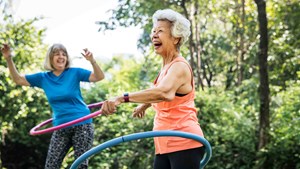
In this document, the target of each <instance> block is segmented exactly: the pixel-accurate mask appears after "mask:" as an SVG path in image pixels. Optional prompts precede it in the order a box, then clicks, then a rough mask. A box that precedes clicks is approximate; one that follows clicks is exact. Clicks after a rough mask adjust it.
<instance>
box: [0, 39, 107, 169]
mask: <svg viewBox="0 0 300 169" xmlns="http://www.w3.org/2000/svg"><path fill="white" fill-rule="evenodd" d="M1 52H2V55H3V56H4V58H5V59H6V62H7V66H8V69H9V72H10V75H11V77H12V79H13V81H14V82H15V83H16V84H18V85H22V86H30V87H38V88H42V89H43V90H44V92H45V94H46V96H47V99H48V101H49V104H50V106H51V108H52V111H53V115H52V116H53V125H54V126H57V125H60V124H63V123H66V122H70V121H72V120H75V119H78V118H81V117H84V116H86V115H88V114H89V113H90V110H89V108H88V107H87V105H86V104H85V103H84V101H83V98H82V96H81V91H80V82H81V81H83V82H97V81H100V80H102V79H103V78H104V74H103V72H102V70H101V68H100V67H99V66H98V64H97V62H96V61H95V59H94V57H93V54H92V53H91V52H90V51H89V50H88V49H84V54H83V56H84V57H85V58H86V59H87V60H88V61H89V62H90V63H91V64H92V66H93V72H91V71H89V70H86V69H82V68H71V67H70V57H69V54H68V52H67V49H66V48H65V46H63V45H62V44H53V45H52V46H51V47H50V48H49V50H48V52H47V55H46V58H45V63H44V68H45V69H46V70H47V71H45V72H38V73H34V74H29V75H25V76H23V75H20V74H19V72H18V70H17V69H16V66H15V64H14V62H13V59H12V57H11V50H10V47H9V46H8V45H7V44H5V45H3V47H2V48H1ZM93 139H94V126H93V125H92V119H88V120H85V121H83V122H80V123H78V124H74V125H73V126H70V127H68V128H64V129H60V130H57V131H54V132H53V134H52V137H51V141H50V145H49V149H48V154H47V158H46V164H45V169H60V167H61V164H62V161H63V159H64V157H65V155H66V154H67V153H68V151H69V149H70V148H71V147H72V146H73V149H74V155H75V158H77V157H79V156H80V155H81V154H83V153H84V152H86V151H87V150H89V149H90V148H91V147H92V145H93ZM87 167H88V161H87V160H86V161H85V162H83V163H82V164H81V165H80V166H79V168H87Z"/></svg>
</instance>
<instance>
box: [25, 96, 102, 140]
mask: <svg viewBox="0 0 300 169" xmlns="http://www.w3.org/2000/svg"><path fill="white" fill-rule="evenodd" d="M102 104H103V102H99V103H94V104H89V105H88V108H90V109H91V108H97V107H101V106H102ZM99 114H101V111H96V112H94V113H91V114H89V115H86V116H84V117H81V118H79V119H76V120H73V121H70V122H67V123H63V124H60V125H58V126H53V127H50V128H46V129H43V130H38V129H40V128H41V127H43V126H45V125H47V124H49V123H51V122H52V121H53V119H52V118H51V119H48V120H46V121H44V122H42V123H40V124H38V125H37V126H35V127H33V128H32V129H31V130H30V135H38V134H45V133H49V132H53V131H55V130H59V129H62V128H65V127H68V126H71V125H73V124H76V123H79V122H82V121H84V120H87V119H90V118H93V117H95V116H98V115H99Z"/></svg>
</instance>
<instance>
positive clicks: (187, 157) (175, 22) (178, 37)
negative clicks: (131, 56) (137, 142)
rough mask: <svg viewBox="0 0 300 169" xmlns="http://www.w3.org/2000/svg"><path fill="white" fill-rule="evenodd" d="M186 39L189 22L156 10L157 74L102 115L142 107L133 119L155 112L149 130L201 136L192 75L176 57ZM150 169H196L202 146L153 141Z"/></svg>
mask: <svg viewBox="0 0 300 169" xmlns="http://www.w3.org/2000/svg"><path fill="white" fill-rule="evenodd" d="M189 35H190V22H189V20H187V19H186V18H185V17H184V16H182V15H181V14H179V13H177V12H175V11H173V10H171V9H164V10H158V11H156V12H155V13H154V15H153V29H152V33H151V41H152V44H153V46H154V50H155V53H156V54H158V55H160V56H161V57H162V60H163V63H162V67H161V70H160V73H159V75H158V77H157V78H156V80H155V81H154V86H153V87H152V88H149V89H146V90H142V91H137V92H130V93H125V94H124V95H123V96H117V97H115V98H113V99H110V100H107V101H105V102H104V104H103V105H102V108H101V110H102V113H103V114H106V115H108V114H112V113H114V112H116V107H117V106H118V105H120V104H121V103H125V102H132V103H142V104H141V105H139V106H138V107H136V108H135V110H134V112H133V116H134V117H138V118H142V117H144V115H145V112H146V109H147V108H149V107H151V106H152V107H153V108H154V110H155V111H156V115H155V118H154V127H153V130H155V131H157V130H176V131H183V132H189V133H193V134H197V135H199V136H203V132H202V130H201V128H200V125H199V123H198V118H197V111H196V108H195V104H194V98H195V85H194V78H193V73H192V72H193V71H192V69H191V67H190V65H189V63H188V62H187V61H186V60H185V58H184V57H182V56H181V54H180V47H181V46H182V44H184V42H186V41H187V39H188V37H189ZM154 144H155V154H156V155H155V160H154V169H183V168H188V169H198V168H199V167H200V166H199V165H200V161H201V159H202V157H203V155H204V151H205V148H204V146H203V145H202V144H201V143H199V142H197V141H194V140H191V139H186V138H180V137H156V138H154Z"/></svg>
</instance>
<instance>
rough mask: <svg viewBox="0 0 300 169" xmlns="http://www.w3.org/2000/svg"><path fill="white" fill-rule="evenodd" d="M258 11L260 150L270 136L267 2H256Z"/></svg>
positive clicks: (257, 0)
mask: <svg viewBox="0 0 300 169" xmlns="http://www.w3.org/2000/svg"><path fill="white" fill-rule="evenodd" d="M255 3H256V5H257V11H258V21H259V33H260V43H259V52H258V61H259V75H260V84H259V96H260V114H259V144H258V149H261V148H263V147H265V146H266V145H267V144H268V134H269V127H270V121H269V116H270V115H269V114H270V112H269V111H270V110H269V102H270V96H269V94H270V89H269V80H268V62H267V59H268V28H267V27H268V21H267V15H266V1H265V0H255Z"/></svg>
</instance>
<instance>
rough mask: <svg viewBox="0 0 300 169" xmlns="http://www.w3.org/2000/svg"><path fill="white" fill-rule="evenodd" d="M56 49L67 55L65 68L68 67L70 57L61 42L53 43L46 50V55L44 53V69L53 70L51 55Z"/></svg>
mask: <svg viewBox="0 0 300 169" xmlns="http://www.w3.org/2000/svg"><path fill="white" fill-rule="evenodd" d="M58 51H62V52H64V53H65V54H66V56H67V63H66V67H65V68H69V67H70V59H69V54H68V52H67V49H66V47H65V46H64V45H62V44H59V43H56V44H53V45H52V46H51V47H50V48H49V49H48V51H47V55H46V58H45V62H44V68H45V69H46V70H50V71H53V70H55V68H54V67H53V65H52V62H53V56H54V54H55V53H56V52H58Z"/></svg>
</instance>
